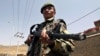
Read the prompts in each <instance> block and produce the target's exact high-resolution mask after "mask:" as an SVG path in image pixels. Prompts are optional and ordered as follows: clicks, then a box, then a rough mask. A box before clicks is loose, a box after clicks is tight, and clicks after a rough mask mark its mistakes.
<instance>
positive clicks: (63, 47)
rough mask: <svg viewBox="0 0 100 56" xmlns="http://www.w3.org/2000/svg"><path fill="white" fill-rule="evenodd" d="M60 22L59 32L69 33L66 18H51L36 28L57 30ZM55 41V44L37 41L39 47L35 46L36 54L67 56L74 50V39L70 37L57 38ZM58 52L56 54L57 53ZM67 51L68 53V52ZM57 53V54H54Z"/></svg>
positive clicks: (39, 55) (40, 55)
mask: <svg viewBox="0 0 100 56" xmlns="http://www.w3.org/2000/svg"><path fill="white" fill-rule="evenodd" d="M58 24H60V25H61V26H60V28H59V30H58V32H57V33H61V34H68V31H67V30H66V29H67V26H66V23H65V22H64V20H62V19H58V20H51V21H46V22H43V23H41V24H39V25H38V27H37V28H36V31H40V30H42V29H44V28H45V29H46V30H47V31H54V30H56V26H57V25H58ZM31 31H32V27H31V29H30V34H32V33H31ZM53 41H54V46H52V45H49V44H42V43H41V42H40V41H39V42H38V43H37V45H36V46H37V47H36V48H35V52H34V56H43V55H45V56H64V55H65V56H66V55H69V52H70V51H72V49H73V48H74V44H73V41H72V40H70V39H66V40H65V39H56V40H53ZM55 52H56V53H57V54H56V53H55ZM66 52H67V53H66ZM54 53H55V54H54Z"/></svg>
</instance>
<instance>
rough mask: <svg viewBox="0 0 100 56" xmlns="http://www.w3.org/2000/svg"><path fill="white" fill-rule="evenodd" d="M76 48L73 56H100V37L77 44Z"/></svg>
mask: <svg viewBox="0 0 100 56" xmlns="http://www.w3.org/2000/svg"><path fill="white" fill-rule="evenodd" d="M75 45H76V48H75V51H74V52H73V53H72V54H71V56H100V35H99V36H96V37H91V38H88V39H86V40H84V41H77V42H75Z"/></svg>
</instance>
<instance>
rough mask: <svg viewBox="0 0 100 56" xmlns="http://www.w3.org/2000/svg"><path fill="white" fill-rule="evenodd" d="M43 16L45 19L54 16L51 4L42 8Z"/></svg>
mask: <svg viewBox="0 0 100 56" xmlns="http://www.w3.org/2000/svg"><path fill="white" fill-rule="evenodd" d="M43 16H44V18H45V19H49V18H51V17H53V16H55V8H54V7H52V6H48V7H46V8H44V9H43Z"/></svg>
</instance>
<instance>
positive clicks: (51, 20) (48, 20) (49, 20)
mask: <svg viewBox="0 0 100 56" xmlns="http://www.w3.org/2000/svg"><path fill="white" fill-rule="evenodd" d="M53 21H54V17H52V18H49V19H47V20H46V21H45V22H46V23H50V22H53Z"/></svg>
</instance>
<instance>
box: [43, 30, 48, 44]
mask: <svg viewBox="0 0 100 56" xmlns="http://www.w3.org/2000/svg"><path fill="white" fill-rule="evenodd" d="M41 41H42V43H48V41H49V36H48V34H47V33H46V29H43V30H42V32H41Z"/></svg>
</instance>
